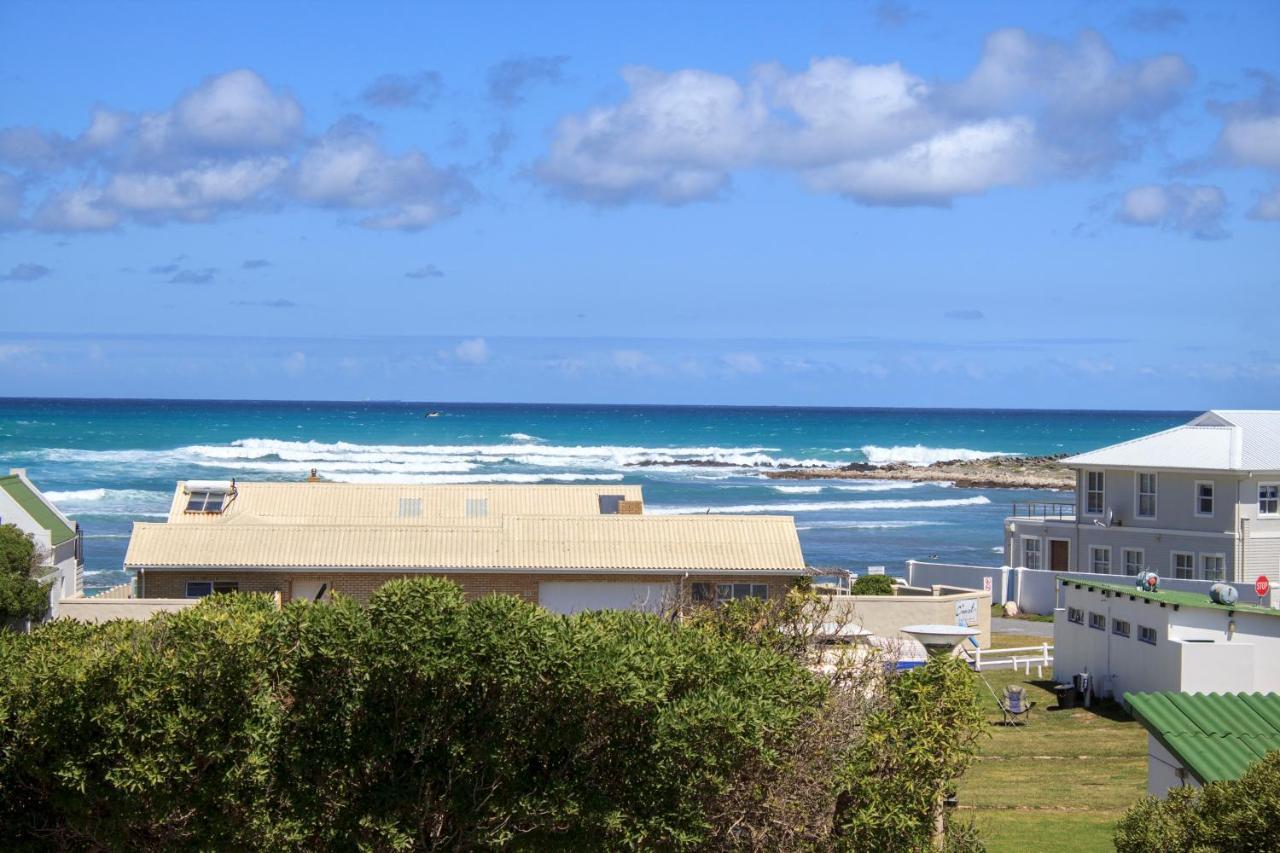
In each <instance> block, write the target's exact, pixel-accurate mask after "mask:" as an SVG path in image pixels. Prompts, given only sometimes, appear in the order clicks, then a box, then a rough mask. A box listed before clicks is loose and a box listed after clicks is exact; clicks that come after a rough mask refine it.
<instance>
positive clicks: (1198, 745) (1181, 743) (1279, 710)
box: [1124, 692, 1280, 784]
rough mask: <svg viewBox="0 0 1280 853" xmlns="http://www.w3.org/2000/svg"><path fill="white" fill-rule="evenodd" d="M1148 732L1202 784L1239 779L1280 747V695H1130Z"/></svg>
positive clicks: (1127, 697)
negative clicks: (1248, 769)
mask: <svg viewBox="0 0 1280 853" xmlns="http://www.w3.org/2000/svg"><path fill="white" fill-rule="evenodd" d="M1124 701H1125V703H1126V704H1128V706H1129V710H1130V711H1131V712H1132V713H1133V716H1134V717H1136V718H1137V719H1138V720H1139V721H1140V722H1141V723H1142V724H1143V725H1144V726H1146V727H1147V730H1148V731H1150V732H1151V733H1152V734H1153V735H1155V736H1156V739H1157V740H1159V741H1160V742H1161V743H1162V744H1164V745H1165V748H1166V749H1168V750H1169V751H1170V752H1171V753H1173V754H1174V755H1175V756H1177V758H1178V760H1179V761H1181V762H1182V764H1183V766H1184V767H1186V768H1187V769H1188V770H1190V771H1191V773H1192V774H1193V775H1194V776H1195V777H1196V779H1198V780H1199V781H1200V782H1201V783H1202V784H1204V783H1208V782H1219V781H1222V780H1224V779H1238V778H1239V777H1240V774H1242V773H1244V771H1245V769H1246V768H1247V767H1248V766H1249V765H1250V764H1252V763H1253V762H1255V761H1257V760H1259V759H1260V758H1262V756H1264V755H1266V754H1267V753H1268V752H1270V751H1271V750H1273V749H1280V694H1277V693H1171V692H1163V693H1126V694H1124Z"/></svg>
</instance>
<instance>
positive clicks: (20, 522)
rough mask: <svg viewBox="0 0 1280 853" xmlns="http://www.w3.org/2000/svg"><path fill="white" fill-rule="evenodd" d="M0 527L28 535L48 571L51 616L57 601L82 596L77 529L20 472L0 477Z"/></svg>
mask: <svg viewBox="0 0 1280 853" xmlns="http://www.w3.org/2000/svg"><path fill="white" fill-rule="evenodd" d="M0 524H12V525H15V526H16V527H17V528H18V529H19V530H21V531H22V532H23V533H26V534H27V535H29V536H30V537H31V539H32V541H33V542H34V543H35V545H36V548H37V549H38V550H39V552H40V553H41V554H42V555H43V557H44V564H45V565H47V566H49V568H50V569H51V570H52V571H51V573H50V576H49V578H48V579H49V580H50V581H53V585H52V586H51V587H50V589H49V607H50V615H51V616H52V615H56V613H57V609H58V602H59V601H61V600H62V599H64V598H75V597H77V596H79V595H82V594H83V592H84V552H83V550H82V548H81V537H80V527H79V525H77V524H76V523H75V522H74V521H72V520H71V519H69V518H67V517H66V516H65V515H63V514H62V511H61V510H59V509H58V508H57V507H56V506H54V504H53V502H52V501H50V500H49V499H48V498H47V497H45V496H44V494H43V493H41V491H40V490H39V489H38V488H36V486H35V484H34V483H32V482H31V481H30V480H29V479H27V472H26V471H25V470H24V469H22V468H14V469H12V470H11V471H10V472H9V473H8V474H6V475H3V476H0Z"/></svg>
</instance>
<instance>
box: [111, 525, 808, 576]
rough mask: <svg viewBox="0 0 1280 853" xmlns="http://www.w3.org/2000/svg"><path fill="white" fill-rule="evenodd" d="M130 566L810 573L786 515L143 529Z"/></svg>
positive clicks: (137, 530)
mask: <svg viewBox="0 0 1280 853" xmlns="http://www.w3.org/2000/svg"><path fill="white" fill-rule="evenodd" d="M125 566H126V567H127V568H130V569H138V568H161V567H209V568H286V569H305V568H386V569H451V568H457V569H539V570H547V569H602V570H631V571H646V570H647V571H663V570H666V571H680V570H686V569H698V570H725V571H766V570H767V571H769V572H770V573H772V574H805V573H806V570H805V568H804V556H803V554H802V553H801V551H800V541H799V537H798V536H797V534H796V528H795V524H794V522H793V521H792V519H791V518H790V517H789V516H788V517H783V516H728V515H715V516H642V515H640V516H626V515H604V516H601V515H597V516H595V517H581V516H579V517H545V516H544V517H528V516H511V515H508V516H506V517H504V518H502V519H500V520H499V522H498V523H497V524H491V525H488V526H476V525H467V524H448V525H442V524H436V525H396V526H393V525H385V524H377V525H366V526H352V525H276V524H261V525H259V524H228V525H202V524H146V523H137V524H135V525H134V528H133V536H132V538H131V539H130V541H129V550H128V553H127V554H126V555H125Z"/></svg>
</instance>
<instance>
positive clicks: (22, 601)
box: [0, 524, 49, 622]
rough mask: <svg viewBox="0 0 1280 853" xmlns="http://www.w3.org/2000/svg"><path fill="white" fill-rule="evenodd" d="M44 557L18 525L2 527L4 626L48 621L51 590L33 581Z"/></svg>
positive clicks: (0, 573) (0, 563) (0, 602)
mask: <svg viewBox="0 0 1280 853" xmlns="http://www.w3.org/2000/svg"><path fill="white" fill-rule="evenodd" d="M42 557H43V554H42V553H41V552H40V549H38V548H37V547H36V545H35V543H34V542H32V541H31V537H30V536H28V535H27V534H26V533H24V532H22V530H20V529H19V528H18V527H17V525H14V524H0V622H5V621H7V620H10V619H32V620H37V619H42V618H44V614H45V613H46V612H47V611H48V609H49V590H48V586H47V585H45V584H42V583H40V582H39V581H38V580H35V579H34V578H33V577H32V574H33V572H35V571H36V570H37V569H38V567H39V566H40V564H41V562H42Z"/></svg>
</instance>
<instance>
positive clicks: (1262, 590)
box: [1253, 575, 1271, 598]
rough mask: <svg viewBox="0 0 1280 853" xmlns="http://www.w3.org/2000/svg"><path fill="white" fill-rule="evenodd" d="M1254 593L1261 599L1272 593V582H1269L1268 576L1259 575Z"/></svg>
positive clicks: (1254, 584) (1254, 585) (1254, 586)
mask: <svg viewBox="0 0 1280 853" xmlns="http://www.w3.org/2000/svg"><path fill="white" fill-rule="evenodd" d="M1253 591H1254V592H1256V593H1257V594H1258V597H1259V598H1261V597H1262V596H1264V595H1266V594H1267V593H1268V592H1270V591H1271V581H1269V580H1267V576H1266V575H1258V579H1257V580H1256V581H1254V582H1253Z"/></svg>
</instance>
